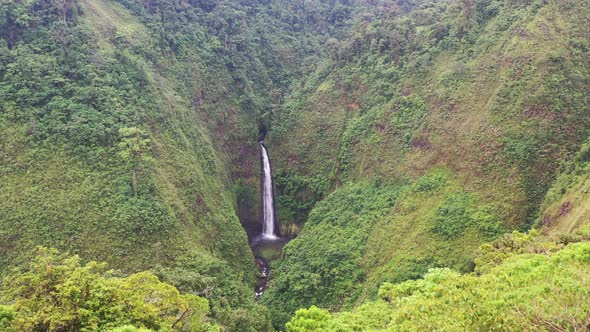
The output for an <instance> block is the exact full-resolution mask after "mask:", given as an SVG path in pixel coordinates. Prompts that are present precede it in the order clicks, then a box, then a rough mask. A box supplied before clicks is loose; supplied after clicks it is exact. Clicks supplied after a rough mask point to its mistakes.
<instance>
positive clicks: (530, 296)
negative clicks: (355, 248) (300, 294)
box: [287, 233, 590, 332]
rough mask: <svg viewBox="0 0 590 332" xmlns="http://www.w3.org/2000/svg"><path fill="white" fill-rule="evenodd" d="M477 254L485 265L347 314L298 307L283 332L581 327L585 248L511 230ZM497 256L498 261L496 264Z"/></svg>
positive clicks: (393, 292) (390, 288) (415, 284)
mask: <svg viewBox="0 0 590 332" xmlns="http://www.w3.org/2000/svg"><path fill="white" fill-rule="evenodd" d="M586 240H588V238H586ZM508 244H510V245H511V247H508V246H507V245H508ZM488 248H489V249H488ZM482 249H483V253H482V255H481V256H480V257H479V259H478V264H479V263H481V262H487V264H488V266H487V267H486V268H485V269H484V270H480V273H479V274H465V275H461V274H459V273H457V272H455V271H453V270H450V269H433V270H430V271H429V272H428V273H427V274H426V275H425V276H424V278H423V279H420V280H416V281H407V282H404V283H400V284H395V285H394V284H391V283H385V284H384V285H383V286H382V287H381V288H380V290H379V300H377V301H374V302H368V303H366V304H363V305H362V306H360V307H358V308H356V309H355V310H354V311H352V312H341V313H337V314H334V315H331V314H330V313H329V312H328V311H326V310H323V309H319V308H317V307H311V308H309V309H301V310H298V311H297V314H296V315H295V317H294V318H293V319H292V320H291V321H290V322H289V323H287V331H317V332H319V331H364V330H371V331H390V330H396V331H397V330H401V331H416V330H420V331H422V330H432V329H436V330H476V331H477V330H485V331H526V330H536V331H546V330H547V331H551V330H553V329H564V330H583V329H586V328H587V327H588V324H589V322H590V316H589V314H588V313H589V312H590V308H589V307H588V303H587V301H586V300H585V298H586V297H587V296H588V294H587V293H588V287H589V285H588V279H587V278H586V275H587V273H588V272H589V269H590V243H588V242H582V243H574V244H569V245H567V246H564V245H563V244H561V245H560V244H557V243H554V242H547V241H546V240H542V239H539V237H538V236H536V235H527V234H520V233H514V234H512V235H507V236H506V237H504V238H502V239H500V240H499V241H498V242H495V243H493V244H492V245H489V246H486V247H483V248H482ZM500 252H501V253H502V258H501V259H498V254H499V253H500ZM490 262H493V265H492V266H490V265H489V263H490ZM479 267H480V266H479V265H478V268H479Z"/></svg>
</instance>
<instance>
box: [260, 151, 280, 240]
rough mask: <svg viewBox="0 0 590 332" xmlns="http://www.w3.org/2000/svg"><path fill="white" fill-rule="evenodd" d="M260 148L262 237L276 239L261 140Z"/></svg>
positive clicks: (266, 157)
mask: <svg viewBox="0 0 590 332" xmlns="http://www.w3.org/2000/svg"><path fill="white" fill-rule="evenodd" d="M260 148H261V150H260V153H261V154H262V237H263V238H266V239H278V236H277V234H276V232H275V210H274V201H273V200H274V197H273V192H272V173H271V169H270V160H269V159H268V153H267V152H266V148H265V147H264V144H263V143H262V142H260Z"/></svg>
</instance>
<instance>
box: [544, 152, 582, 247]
mask: <svg viewBox="0 0 590 332" xmlns="http://www.w3.org/2000/svg"><path fill="white" fill-rule="evenodd" d="M589 151H590V145H589V144H588V143H586V144H584V145H583V146H582V149H581V150H580V151H579V152H578V153H577V154H576V156H575V157H574V158H573V159H572V160H570V161H569V162H567V163H564V164H563V166H564V167H563V168H564V170H563V172H562V174H560V176H559V177H558V178H557V180H556V181H555V183H554V184H553V186H552V187H551V189H550V190H549V191H548V193H547V196H546V197H545V201H544V202H543V205H542V206H541V211H542V217H541V218H540V226H541V227H542V228H543V230H544V232H545V233H547V234H548V235H550V236H552V237H560V236H566V237H567V236H568V235H570V234H572V233H574V232H575V231H577V230H578V229H580V228H581V227H583V226H584V225H587V224H588V223H590V163H589V159H590V152H589Z"/></svg>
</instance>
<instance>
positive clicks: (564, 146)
mask: <svg viewBox="0 0 590 332" xmlns="http://www.w3.org/2000/svg"><path fill="white" fill-rule="evenodd" d="M503 7H505V9H503V10H501V11H500V13H499V14H498V15H497V16H495V17H494V18H492V19H491V20H490V21H488V22H486V23H485V24H484V25H483V26H481V27H480V28H479V29H480V30H476V31H477V33H475V34H474V35H472V36H470V37H469V38H467V39H471V40H472V41H471V42H465V43H464V44H462V46H461V47H459V49H455V50H453V49H451V50H442V51H441V50H439V51H434V52H432V51H431V53H430V54H431V60H430V61H426V62H425V64H424V65H419V66H417V67H415V68H418V69H417V70H412V69H411V68H412V66H414V65H415V64H416V63H417V62H418V61H420V59H422V58H424V57H422V56H421V55H420V54H419V53H418V54H413V55H412V57H410V58H409V59H406V60H405V64H403V66H405V67H401V66H400V67H397V66H396V65H395V64H392V63H391V62H389V61H387V60H386V59H387V56H382V55H378V54H377V55H374V54H370V55H367V56H361V57H360V58H354V60H353V61H350V60H349V61H347V62H346V61H345V62H344V64H342V63H340V64H338V65H335V64H329V62H330V61H327V62H328V64H327V65H325V66H323V67H322V66H320V68H319V69H318V73H317V74H316V75H315V76H311V77H310V78H309V79H308V80H307V81H306V82H305V83H304V84H302V87H301V88H300V89H299V90H298V91H296V92H295V93H294V94H293V95H292V96H291V99H290V100H288V102H287V104H286V107H285V111H284V112H283V113H282V114H279V117H278V119H277V121H276V123H275V127H274V128H273V129H276V132H271V135H272V136H271V141H272V143H273V145H271V148H272V147H274V149H275V151H279V153H276V154H278V155H281V156H283V157H282V158H275V169H276V170H277V171H283V172H287V173H292V174H298V175H302V176H304V177H307V178H317V177H319V178H324V179H329V180H330V181H331V183H332V184H333V185H334V186H339V185H341V184H342V183H347V182H356V181H359V180H362V179H370V178H373V177H375V176H378V177H380V178H381V179H384V181H386V182H396V181H397V182H400V181H401V182H404V181H408V180H409V181H412V180H413V179H416V178H418V177H420V176H422V175H424V174H425V173H428V172H429V170H431V169H432V168H434V167H442V168H443V169H446V170H447V171H448V172H449V174H450V175H449V177H450V179H451V180H452V183H453V184H452V185H451V187H449V188H446V189H444V190H442V191H441V192H440V193H436V194H432V193H429V194H427V195H422V194H420V193H411V191H410V192H409V194H408V195H407V197H406V199H405V200H404V199H400V200H398V202H397V205H396V208H395V209H393V210H392V212H391V213H390V214H387V215H386V216H385V217H383V218H381V221H379V222H377V223H376V224H375V225H378V226H375V227H374V228H373V231H372V233H371V235H370V236H369V237H368V246H367V249H366V251H364V250H363V251H361V252H360V253H361V254H363V255H364V257H365V258H364V260H363V263H362V265H360V267H361V268H362V270H363V271H364V273H365V274H366V280H367V282H365V287H366V288H368V293H367V294H368V295H370V294H375V291H376V288H377V287H378V286H379V284H380V283H381V282H383V281H388V280H389V281H399V280H397V279H396V277H397V275H396V270H399V269H402V270H403V269H405V268H407V266H405V265H404V263H403V262H404V261H405V260H418V261H421V262H422V263H421V264H422V265H430V266H441V265H442V266H452V267H455V268H459V269H462V270H468V269H469V268H470V267H469V263H468V262H469V261H470V260H471V259H473V257H474V256H475V253H476V251H477V248H478V246H479V244H480V243H482V242H484V241H485V237H482V236H478V235H477V234H472V235H466V236H463V237H461V238H460V239H458V240H457V241H454V242H453V241H451V242H449V241H445V240H443V239H440V238H439V237H438V236H437V235H436V234H433V233H432V231H431V227H432V223H433V219H434V217H433V215H434V214H435V212H436V210H437V209H438V208H440V207H441V206H442V204H443V203H444V201H445V200H446V199H447V198H448V194H449V193H450V192H453V191H456V192H457V191H464V192H467V193H468V194H469V195H472V197H473V202H474V203H473V204H474V206H475V207H476V210H483V211H487V212H488V213H489V214H490V218H489V220H490V221H492V222H494V221H497V220H500V221H502V223H503V224H504V225H505V227H506V228H508V229H510V228H518V227H527V226H526V225H530V223H531V221H532V220H533V219H534V218H535V216H536V214H535V211H537V209H538V207H539V205H540V203H541V200H542V197H543V195H544V192H545V191H546V190H547V188H548V187H549V185H550V183H551V182H552V181H553V178H554V174H555V171H556V169H557V166H558V162H557V161H558V160H559V159H562V158H565V157H566V156H567V155H568V154H570V153H571V152H572V151H573V150H575V149H576V148H575V147H576V146H578V145H579V144H580V142H581V141H582V140H583V139H584V138H585V136H584V135H585V134H584V132H585V130H586V129H587V128H588V127H589V125H590V124H589V123H588V118H587V110H588V105H589V101H588V95H587V93H585V91H586V90H585V89H586V88H585V84H586V83H587V77H588V70H589V66H588V62H587V60H588V59H587V58H584V55H583V54H584V51H583V50H584V47H586V46H582V47H580V46H578V45H577V43H579V41H580V40H584V38H586V37H587V36H588V31H587V28H586V27H585V24H584V17H585V16H584V15H585V14H584V13H586V12H587V9H588V6H587V3H586V2H585V1H580V2H576V3H568V4H563V3H558V2H549V3H547V4H546V5H544V6H541V7H540V9H535V5H532V4H531V5H529V6H516V7H510V6H509V5H507V4H506V3H503ZM455 14H456V15H459V13H458V12H455ZM456 15H455V16H456ZM418 31H420V27H418ZM582 43H583V42H582ZM426 58H428V57H426ZM408 68H410V69H408ZM584 77H586V79H584ZM584 82H586V83H584ZM402 95H404V96H406V95H407V97H402ZM570 96H573V97H570ZM410 98H413V100H417V101H418V102H417V103H414V104H412V105H409V106H408V105H407V100H408V99H410ZM306 100H307V101H306ZM420 102H422V103H423V104H424V105H425V107H426V110H425V111H422V110H420V107H419V104H420ZM404 103H406V104H404ZM416 105H418V106H416ZM405 114H407V117H406V116H405ZM564 128H567V130H564ZM286 137H288V138H289V139H285V138H286ZM531 151H532V152H531ZM452 188H455V189H452ZM314 226H315V225H310V227H309V228H307V227H306V228H304V230H303V232H302V234H301V239H296V240H294V241H293V245H295V243H297V242H298V241H305V238H306V236H305V235H306V234H307V233H308V232H309V233H314V232H316V228H317V227H314ZM310 250H313V249H310ZM319 250H320V251H321V250H323V249H319ZM286 253H287V255H286V257H285V261H284V262H283V263H282V264H281V266H285V269H288V267H289V265H290V264H296V262H297V258H295V256H293V258H291V257H290V256H289V246H287V249H286ZM310 254H311V253H310ZM419 265H420V264H419ZM418 270H420V269H418ZM275 277H276V275H275ZM277 278H280V277H277ZM272 286H273V284H272V282H271V288H272ZM282 291H285V290H284V289H283V290H282ZM286 292H287V293H288V292H289V291H288V290H287V291H286ZM269 294H270V298H269V299H268V301H269V302H274V301H275V300H276V298H275V297H273V296H274V295H272V294H273V293H272V291H270V292H269ZM281 297H288V295H284V294H283V295H282V296H281ZM290 301H292V302H297V301H298V298H297V297H293V298H292V299H291V300H290ZM322 304H323V303H322ZM323 305H325V304H323ZM340 305H342V303H341V302H339V303H331V304H329V305H327V307H329V308H331V309H334V308H337V307H339V306H340ZM278 307H280V305H279V306H278Z"/></svg>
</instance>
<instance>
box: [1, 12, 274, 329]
mask: <svg viewBox="0 0 590 332" xmlns="http://www.w3.org/2000/svg"><path fill="white" fill-rule="evenodd" d="M80 6H81V9H82V13H83V14H82V16H81V18H80V23H79V25H80V26H81V27H82V28H83V29H87V31H91V32H92V35H93V37H94V38H95V41H96V49H94V50H93V52H94V57H93V61H94V63H93V64H91V65H95V66H103V65H108V63H110V62H111V61H114V58H113V56H114V54H115V51H114V50H115V49H116V48H117V47H120V46H118V45H117V46H116V45H113V44H112V40H113V33H116V34H117V37H118V38H119V39H120V40H121V39H123V40H125V41H126V42H127V43H128V45H129V46H128V49H127V50H124V51H123V52H125V53H126V56H127V57H128V59H132V61H135V62H136V63H138V64H139V66H140V67H141V68H142V71H143V74H144V75H145V77H146V78H147V84H148V87H147V89H148V90H149V91H150V95H151V100H152V101H153V103H154V104H153V105H150V106H151V107H152V108H153V109H155V110H157V112H156V113H155V114H154V113H148V112H147V111H146V114H148V115H147V116H146V117H145V118H146V119H147V123H145V124H143V126H145V127H144V128H146V129H147V131H148V133H147V135H148V137H149V139H150V140H151V152H150V154H151V161H150V162H149V163H148V164H149V165H146V166H145V167H143V168H142V169H140V170H139V173H138V183H139V188H138V192H139V193H138V196H137V197H133V194H132V193H131V192H130V172H129V170H128V168H127V167H126V166H125V165H124V163H123V162H122V161H121V160H120V158H119V157H118V155H117V153H116V152H117V151H116V149H115V148H99V147H96V149H95V150H94V152H93V155H91V156H89V155H84V154H81V153H80V152H79V151H77V150H76V147H74V146H72V145H70V144H68V143H59V142H52V143H49V144H47V143H41V144H39V143H37V142H35V141H34V140H33V139H32V138H31V137H30V136H28V135H27V128H28V126H23V125H17V124H15V123H10V122H8V121H6V120H4V119H2V120H1V121H0V128H1V131H0V132H1V134H0V146H2V147H3V148H2V149H1V151H0V161H1V166H0V168H1V169H2V172H0V183H2V190H1V193H0V197H1V202H0V220H2V227H1V228H2V230H1V231H0V239H1V241H0V243H2V245H1V247H2V252H3V254H2V255H1V257H0V267H2V268H7V267H9V266H18V265H24V264H25V263H26V262H27V260H28V258H29V255H30V253H31V250H32V248H34V247H35V246H36V245H46V246H51V247H56V248H59V249H62V250H69V251H71V252H75V253H79V254H80V255H81V257H83V258H86V259H94V260H101V261H102V260H104V261H107V262H109V264H110V266H112V267H114V268H116V269H120V270H123V271H125V272H135V271H138V270H144V269H156V270H157V271H158V273H161V274H162V275H163V277H165V278H166V279H168V280H169V281H171V282H173V283H175V284H177V286H180V287H181V289H183V287H184V290H185V291H191V292H194V291H202V290H203V289H205V288H209V287H212V289H213V293H212V294H214V295H213V297H214V298H215V300H214V302H215V301H219V300H222V298H223V297H227V298H226V299H223V300H222V301H225V302H224V303H225V304H224V308H225V309H227V310H231V308H232V307H233V308H234V309H236V308H237V307H243V306H254V303H253V302H252V293H251V289H252V287H253V284H254V280H255V277H256V268H255V265H254V259H253V257H252V255H251V254H250V250H249V248H248V243H247V237H246V234H245V232H244V230H243V228H242V227H241V225H240V223H239V220H238V217H237V214H236V206H235V201H236V198H235V194H234V193H233V187H232V185H231V184H230V183H231V182H230V176H229V166H228V161H227V160H226V159H225V158H224V157H223V154H222V153H220V152H219V151H218V150H216V148H215V147H214V144H213V143H212V141H211V139H210V134H209V132H208V131H207V130H206V129H205V125H204V123H203V122H202V121H201V120H200V119H199V117H200V116H201V115H202V114H199V113H197V112H195V111H194V109H192V108H191V103H190V102H189V101H188V100H186V99H185V98H184V97H183V96H182V94H181V92H179V91H181V89H180V87H179V86H177V85H176V83H175V80H174V78H173V77H174V76H172V75H171V74H170V71H171V70H172V69H174V68H175V67H174V66H173V65H174V64H173V63H172V62H171V61H169V60H168V59H165V57H162V58H160V59H162V60H161V62H160V63H158V69H156V68H155V66H154V63H151V62H150V61H149V60H147V59H146V58H143V57H142V56H141V55H140V54H141V52H134V51H132V49H133V47H135V46H137V45H142V46H144V47H145V45H153V40H151V37H150V35H149V32H148V29H146V28H145V27H144V26H143V25H142V24H141V23H140V22H139V21H138V20H137V19H136V18H135V17H133V16H132V15H131V14H129V12H128V11H127V10H126V9H125V8H124V7H123V6H121V5H119V4H117V3H115V2H112V1H108V0H105V1H82V2H81V3H80ZM158 61H160V60H158ZM198 69H199V68H197V69H195V70H198ZM201 69H202V68H201ZM166 76H167V77H166ZM113 102H116V101H113ZM146 220H148V221H149V222H146ZM188 275H191V276H193V277H191V278H192V279H191V278H188V277H187V276H188ZM187 278H188V279H187ZM189 279H190V280H189ZM186 282H188V283H189V286H190V285H192V286H194V287H189V286H187V285H186ZM195 285H196V286H195ZM187 287H188V288H187ZM209 292H210V290H209ZM227 301H229V303H228V302H227ZM218 305H219V304H218ZM217 310H221V308H218V309H217ZM236 313H237V312H236ZM237 315H241V314H240V313H237ZM221 317H223V314H221V316H218V318H221ZM225 317H226V318H227V316H225ZM262 317H264V316H262ZM257 320H258V321H259V322H258V324H259V325H258V329H260V328H263V327H262V326H264V324H265V321H264V319H258V318H257ZM227 322H228V320H227V319H226V323H227ZM248 324H249V323H248V322H243V325H244V326H249V325H248ZM255 329H256V328H255Z"/></svg>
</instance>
